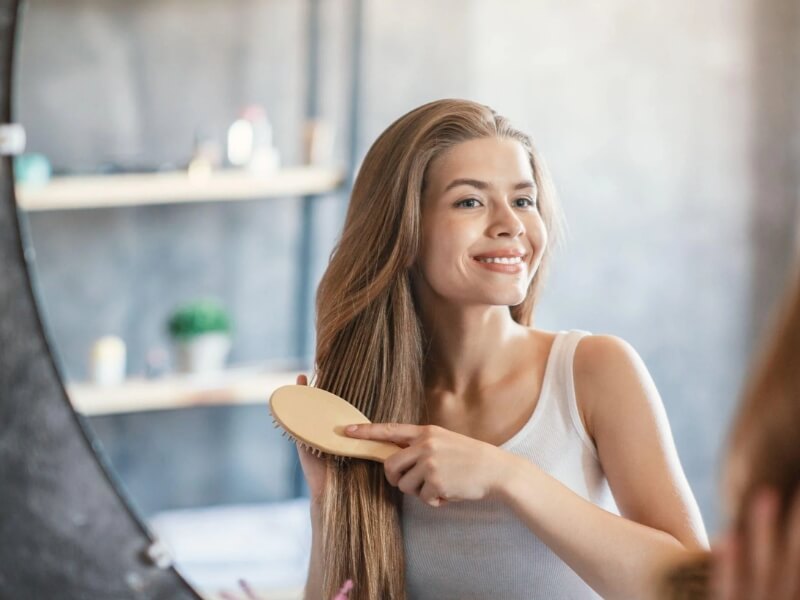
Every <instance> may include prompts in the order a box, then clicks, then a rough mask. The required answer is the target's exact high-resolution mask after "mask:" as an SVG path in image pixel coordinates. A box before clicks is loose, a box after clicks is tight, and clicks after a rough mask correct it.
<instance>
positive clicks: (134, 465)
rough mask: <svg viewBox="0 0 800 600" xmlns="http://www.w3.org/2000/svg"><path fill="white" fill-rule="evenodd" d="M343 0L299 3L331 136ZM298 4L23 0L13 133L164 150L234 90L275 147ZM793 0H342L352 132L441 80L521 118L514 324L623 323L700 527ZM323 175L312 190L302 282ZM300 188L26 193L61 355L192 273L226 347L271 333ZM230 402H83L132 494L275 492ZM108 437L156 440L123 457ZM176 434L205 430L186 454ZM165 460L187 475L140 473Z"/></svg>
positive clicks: (267, 354) (278, 323)
mask: <svg viewBox="0 0 800 600" xmlns="http://www.w3.org/2000/svg"><path fill="white" fill-rule="evenodd" d="M352 8H353V7H352V4H351V3H350V2H346V1H339V0H330V1H329V2H323V3H322V16H323V23H322V37H321V41H320V43H321V45H322V49H323V51H322V69H321V73H320V82H319V92H320V95H319V101H320V106H321V112H322V114H323V115H324V116H326V117H328V118H330V119H331V120H332V121H333V122H334V123H335V124H336V127H337V131H338V133H339V135H338V137H337V143H336V147H337V156H338V157H339V158H340V162H341V163H342V164H344V162H345V161H346V134H347V131H348V128H349V127H350V125H351V124H350V123H348V119H347V116H348V115H347V110H348V109H347V107H348V85H349V83H348V82H349V78H350V76H351V73H350V70H349V62H348V61H349V58H348V53H349V50H350V44H351V40H350V39H349V29H348V28H349V17H350V15H351V11H352ZM306 11H307V6H306V4H305V3H303V2H300V1H290V0H271V1H268V0H262V1H255V0H252V1H241V2H236V3H224V2H218V1H216V2H215V1H211V0H201V1H196V2H192V3H188V2H185V1H181V0H167V1H160V2H155V1H142V0H140V1H138V2H129V3H110V4H109V3H105V2H99V1H97V0H71V1H70V2H61V1H55V0H33V1H31V2H29V5H28V9H27V12H26V14H25V15H24V18H23V27H22V36H21V38H22V39H21V44H20V58H19V61H18V72H17V73H18V83H19V85H18V102H17V105H16V108H17V115H18V120H19V121H21V122H22V123H23V124H24V125H25V127H26V129H27V131H28V134H29V149H30V150H32V151H41V152H44V153H46V154H47V155H48V156H49V157H50V158H51V160H52V161H53V164H54V166H55V167H57V168H58V169H59V170H62V171H71V172H74V171H86V170H90V169H93V168H96V167H97V166H98V165H100V164H102V163H110V162H114V163H117V164H120V165H125V166H136V165H146V166H151V167H155V166H158V165H162V164H178V165H180V164H182V163H183V162H185V161H186V160H187V158H188V156H189V153H190V151H191V142H192V138H193V135H194V134H195V132H197V131H202V132H203V133H204V135H206V136H210V137H215V138H216V139H218V140H219V141H220V142H221V141H222V140H223V136H224V130H225V127H226V126H227V124H228V123H229V122H230V121H231V119H232V118H234V117H235V115H236V112H237V111H238V110H239V108H240V107H241V106H243V105H244V104H246V103H248V102H252V101H258V102H262V103H263V104H264V105H265V106H266V107H267V109H268V111H269V114H270V115H271V116H272V119H273V123H274V125H275V135H276V142H277V144H278V146H279V148H280V150H281V152H282V154H283V157H284V162H285V163H287V164H291V163H293V162H296V161H297V160H298V158H299V147H300V146H299V144H300V132H301V126H302V120H303V115H304V113H303V111H304V106H305V102H306V93H307V89H308V88H307V87H306V86H307V82H306V81H305V64H306V56H305V35H306V28H305V16H306ZM798 12H800V9H798V7H797V6H796V5H795V3H794V2H792V1H791V0H767V1H761V2H756V1H755V0H735V1H733V2H730V1H728V2H722V1H721V0H713V1H711V2H705V3H695V2H688V1H678V2H673V3H669V4H664V3H657V2H652V1H646V2H622V1H611V2H603V3H592V2H586V1H578V2H571V3H563V2H552V1H549V2H535V3H532V2H523V1H522V0H504V1H502V2H489V1H488V0H470V1H456V0H437V1H436V2H426V1H422V0H410V1H408V2H405V3H403V7H402V11H401V10H400V9H398V6H397V4H396V3H393V2H389V1H388V0H368V1H367V2H366V3H365V14H364V28H365V29H364V56H363V61H362V85H361V92H362V95H363V96H362V105H361V111H360V113H359V115H358V131H359V136H358V145H357V155H358V156H359V157H362V156H363V155H364V153H365V152H366V150H367V148H368V147H369V145H370V144H371V143H372V141H373V140H374V139H375V137H376V136H377V135H378V134H379V133H380V132H381V131H382V130H383V129H384V128H385V127H386V126H387V125H388V124H389V123H391V122H392V121H393V120H394V119H396V118H397V117H398V116H400V115H401V114H403V113H405V112H407V111H408V110H410V109H411V108H413V107H415V106H417V105H419V104H421V103H423V102H426V101H429V100H432V99H436V98H441V97H466V98H471V99H474V100H478V101H481V102H484V103H487V104H489V105H491V106H493V107H494V108H495V109H496V110H498V111H499V112H501V113H503V114H506V115H507V116H509V117H511V118H512V120H513V121H515V122H516V123H517V124H518V125H519V126H520V127H521V128H523V129H525V130H526V131H528V132H530V133H531V134H532V136H533V138H534V140H535V141H536V143H537V145H538V147H539V149H540V151H541V152H542V153H543V154H544V156H545V157H546V159H547V162H548V165H549V167H550V169H551V171H552V172H553V175H554V178H555V182H556V187H557V189H558V190H559V193H560V198H561V202H562V204H563V208H564V211H565V213H566V217H567V221H568V225H569V230H570V236H569V239H568V240H567V241H566V243H565V245H564V246H563V248H562V249H561V251H560V252H559V254H558V257H557V260H556V263H555V265H554V269H553V272H552V275H551V279H550V281H549V283H548V288H547V290H546V291H545V295H544V298H543V301H542V304H541V306H540V307H539V309H538V312H537V318H536V321H537V326H539V327H542V328H545V329H568V328H582V329H588V330H590V331H593V332H596V333H611V334H615V335H618V336H620V337H623V338H624V339H626V340H628V341H629V342H631V344H633V346H634V347H635V348H636V349H637V350H638V351H639V353H640V354H641V355H642V357H643V359H644V361H645V363H646V364H647V366H648V368H649V369H650V371H651V374H652V375H653V378H654V380H655V382H656V384H657V386H658V388H659V390H660V393H661V395H662V398H663V401H664V404H665V406H666V409H667V412H668V415H669V417H670V422H671V425H672V430H673V434H674V436H675V439H676V442H677V445H678V450H679V453H680V456H681V459H682V461H683V465H684V468H685V470H686V472H687V475H688V477H689V480H690V483H691V485H692V487H693V489H694V491H695V494H696V495H697V497H698V499H699V501H700V504H701V508H702V510H703V513H704V516H705V518H706V520H707V524H708V526H709V528H710V529H711V530H712V531H713V530H714V529H715V528H716V527H717V524H718V521H719V511H718V507H719V503H718V498H717V480H718V477H717V473H718V470H719V459H720V451H721V447H722V444H723V440H724V432H725V431H726V428H727V425H728V422H729V419H730V416H731V413H732V410H733V407H734V403H735V400H736V398H737V394H738V391H739V389H740V386H741V384H742V381H743V379H744V377H745V374H746V368H747V364H748V361H749V360H750V358H751V356H752V355H753V353H754V352H755V351H756V349H757V348H758V344H759V340H760V339H761V336H762V334H763V332H764V328H765V327H766V326H767V325H768V323H769V318H770V314H771V311H772V310H773V307H774V304H775V301H776V300H777V298H778V297H779V296H780V294H781V292H782V291H783V286H784V284H785V281H786V277H787V271H788V269H789V268H790V265H791V261H792V257H793V256H794V255H795V253H796V233H795V232H796V230H797V222H798V215H797V200H798V193H800V181H799V180H798V172H800V150H798V148H799V146H800V142H798V131H799V130H800V83H798V78H799V77H800V51H799V47H798V41H797V40H798V39H800V16H799V15H798ZM355 166H357V165H355ZM355 166H353V167H355ZM345 202H346V198H344V197H342V196H337V195H332V196H330V197H327V198H324V199H321V200H320V202H319V213H318V217H317V219H316V230H315V231H316V233H315V240H316V244H315V254H314V264H313V266H312V272H313V279H314V282H316V281H317V280H318V278H319V276H320V275H321V272H322V270H323V269H324V266H325V263H326V261H327V257H328V255H329V252H330V249H331V248H332V246H333V244H334V242H335V240H336V237H337V235H338V231H339V227H340V225H341V215H342V211H343V207H344V203H345ZM299 215H300V212H299V204H298V203H297V202H296V200H295V199H291V198H287V199H281V200H274V201H263V202H249V203H240V204H223V203H212V204H206V205H196V206H180V207H176V206H156V207H147V208H144V207H138V208H137V207H134V208H120V209H100V210H90V211H75V212H53V213H42V214H31V215H28V216H27V217H26V222H27V226H28V227H29V229H30V233H31V237H32V239H33V242H34V247H35V250H36V266H35V271H36V272H35V275H36V278H37V283H38V287H39V289H40V293H41V301H42V303H43V309H44V312H45V315H46V320H47V324H48V327H49V331H50V335H51V337H52V340H53V343H54V345H55V347H56V348H57V351H58V354H59V360H60V363H61V368H62V372H63V373H64V374H65V376H66V377H67V378H70V379H81V378H83V377H84V376H85V373H86V371H85V369H86V355H87V352H88V347H89V344H90V343H91V341H92V340H93V339H94V338H96V337H98V336H100V335H103V334H106V333H116V334H119V335H121V336H122V337H123V338H124V339H125V340H126V343H127V344H128V349H129V353H130V357H129V358H130V372H131V373H132V374H134V373H137V372H140V371H141V370H142V368H143V364H144V355H145V353H146V351H147V349H148V348H149V347H151V346H153V345H158V344H164V343H165V342H166V338H165V337H164V333H163V320H164V318H165V315H166V313H167V312H168V310H169V309H170V308H171V307H172V306H173V305H174V303H176V302H178V301H180V300H181V299H185V298H189V297H192V296H193V295H197V294H214V295H217V296H219V297H220V298H222V299H223V301H225V302H226V304H228V305H229V306H230V307H231V309H232V312H233V315H234V318H235V320H236V322H237V324H238V329H237V337H236V340H235V344H234V348H233V353H232V356H231V360H232V362H250V361H258V360H268V359H278V358H281V357H284V356H287V355H289V354H291V352H292V348H293V343H294V342H293V339H292V331H291V323H292V320H291V318H288V315H291V314H293V310H294V308H293V306H292V300H293V296H292V290H293V289H294V287H295V286H296V285H297V281H296V274H297V269H296V263H295V261H294V257H295V255H296V252H297V248H298V243H299V240H298V231H299ZM308 317H309V318H308V319H307V322H308V335H309V336H313V320H312V319H311V315H308ZM248 410H252V409H215V410H212V411H208V410H204V411H194V412H192V411H187V412H185V413H184V414H183V415H182V416H181V415H179V414H173V415H170V416H169V418H164V417H163V416H160V415H135V416H129V417H104V418H103V419H96V420H95V421H94V424H95V427H96V429H97V431H98V435H99V437H100V438H101V440H102V441H103V442H104V443H105V445H106V447H107V448H108V449H109V453H110V454H111V455H112V456H116V457H117V460H115V461H114V462H115V464H116V465H117V468H118V470H119V471H120V473H121V476H122V478H123V480H125V481H126V482H127V485H128V486H129V488H130V489H131V492H132V494H133V496H134V499H135V500H137V501H138V502H139V503H140V504H141V505H142V507H143V509H144V510H145V512H152V511H154V510H156V509H157V508H163V507H166V506H186V505H194V504H203V503H210V502H235V501H255V500H269V499H277V498H280V497H286V496H287V494H289V493H290V492H289V491H288V488H287V487H286V486H285V485H284V484H285V479H286V476H287V475H286V474H287V473H288V472H289V471H290V467H289V465H290V459H289V458H288V456H289V455H288V454H287V452H288V451H289V449H287V447H286V446H285V445H282V444H280V442H279V441H277V440H274V439H273V438H272V437H270V435H271V434H264V433H263V431H267V428H266V419H265V421H264V423H265V429H264V430H259V429H258V427H253V426H250V427H246V426H245V423H252V422H253V419H256V421H255V422H256V423H258V420H257V419H258V418H260V417H259V415H260V414H261V413H258V412H252V413H247V411H248ZM245 414H246V415H247V416H246V417H245V416H243V415H245ZM198 431H204V432H206V435H204V436H200V437H202V438H203V439H202V440H195V441H194V442H192V441H190V440H191V439H194V437H193V436H192V432H194V433H197V432H198ZM269 431H271V429H269ZM134 432H135V433H134ZM195 437H197V436H195ZM133 440H139V443H140V444H142V445H145V442H144V441H143V440H150V441H149V446H150V447H151V448H157V449H158V452H157V453H160V454H159V457H160V458H159V457H153V458H152V460H150V461H149V462H148V461H146V460H145V459H144V458H143V455H142V453H141V452H133V451H132V450H131V448H132V447H133V445H134V444H135V442H134V441H133ZM192 443H194V444H198V445H201V446H202V445H203V444H206V452H207V454H209V455H210V456H221V458H218V459H217V460H216V461H215V460H212V459H209V457H208V456H206V457H205V462H203V461H199V460H197V461H192V460H191V459H189V458H185V455H187V454H189V453H190V451H189V450H188V449H189V448H190V447H191V444H192ZM231 448H233V449H234V450H231ZM215 449H216V450H215ZM178 455H180V456H184V459H182V461H177V460H176V459H175V457H176V456H178ZM167 457H168V458H167ZM254 457H259V458H258V459H257V458H254ZM263 457H270V458H268V459H265V458H263ZM200 462H203V464H202V465H201V464H200ZM156 464H157V465H159V466H158V467H155V466H154V465H156ZM165 465H167V466H166V467H165ZM243 465H245V466H243ZM247 465H249V467H248V466H247ZM276 465H278V466H276ZM165 469H166V471H167V472H169V473H172V474H173V475H174V477H175V478H179V479H180V480H181V481H183V482H184V485H183V486H175V490H174V491H169V489H171V488H168V489H167V490H165V489H161V490H157V491H155V490H153V489H151V488H152V487H153V486H152V477H153V476H154V473H156V472H157V471H158V472H162V473H163V472H164V471H165ZM232 471H234V472H235V473H234V475H231V472H232ZM253 481H259V482H267V483H263V484H261V483H259V484H254V483H253ZM281 482H283V483H281ZM179 487H180V489H178V488H179ZM220 489H222V490H224V492H220V491H219V490H220Z"/></svg>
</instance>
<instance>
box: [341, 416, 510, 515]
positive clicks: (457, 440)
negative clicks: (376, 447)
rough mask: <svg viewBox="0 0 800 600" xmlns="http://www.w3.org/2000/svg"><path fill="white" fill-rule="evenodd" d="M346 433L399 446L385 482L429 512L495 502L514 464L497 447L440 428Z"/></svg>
mask: <svg viewBox="0 0 800 600" xmlns="http://www.w3.org/2000/svg"><path fill="white" fill-rule="evenodd" d="M348 429H350V428H348ZM346 433H347V435H349V436H350V437H355V438H360V439H368V440H379V441H386V442H394V443H395V444H397V445H399V446H401V447H402V448H403V449H402V450H400V451H398V452H396V453H394V454H393V455H392V456H390V457H389V458H388V459H387V460H386V462H385V463H384V465H383V467H384V471H385V472H386V479H387V480H388V481H389V483H390V484H392V485H393V486H395V487H397V488H399V489H400V491H401V492H403V493H406V494H411V495H413V496H418V497H419V498H420V499H421V500H422V501H423V502H427V503H428V504H430V505H431V506H442V505H443V504H444V503H445V502H448V501H449V502H456V501H459V500H481V499H483V498H488V497H493V496H495V495H496V494H497V492H498V491H499V488H500V486H501V485H502V484H503V483H504V481H506V479H507V475H506V474H507V473H508V472H509V469H510V468H511V467H512V464H513V463H512V459H513V458H514V455H512V454H509V453H508V452H505V451H503V450H501V449H500V448H498V447H497V446H493V445H491V444H487V443H486V442H481V441H479V440H475V439H473V438H471V437H467V436H465V435H461V434H459V433H455V432H453V431H449V430H448V429H444V428H443V427H438V426H436V425H406V424H401V423H370V424H362V425H358V426H357V427H356V429H355V430H353V431H349V430H346Z"/></svg>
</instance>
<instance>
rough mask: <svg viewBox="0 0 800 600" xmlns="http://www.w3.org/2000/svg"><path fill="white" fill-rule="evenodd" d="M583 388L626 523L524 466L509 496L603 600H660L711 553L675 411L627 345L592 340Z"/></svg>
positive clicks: (584, 349)
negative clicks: (672, 582)
mask: <svg viewBox="0 0 800 600" xmlns="http://www.w3.org/2000/svg"><path fill="white" fill-rule="evenodd" d="M574 379H575V384H576V395H577V399H578V403H579V408H580V412H581V413H582V418H583V420H584V423H585V424H586V429H587V432H588V433H589V435H590V436H591V437H593V438H594V441H595V444H596V446H597V451H598V455H599V459H600V462H601V464H602V467H603V469H604V471H605V473H606V476H607V477H608V480H609V484H610V487H611V489H612V492H613V493H614V498H615V500H616V502H617V505H618V507H619V509H620V512H621V514H622V517H620V516H617V515H614V514H612V513H610V512H608V511H605V510H603V509H601V508H600V507H598V506H596V505H594V504H592V503H591V502H589V501H587V500H585V499H584V498H582V497H580V496H578V495H577V494H575V493H574V492H572V491H571V490H570V489H568V488H567V487H565V486H564V485H562V484H561V483H560V482H558V481H557V480H555V479H554V478H553V477H551V476H549V475H547V474H546V473H544V472H542V471H541V470H540V469H538V468H537V467H536V466H535V465H533V464H532V463H530V462H529V461H527V460H525V459H522V458H519V457H514V458H513V459H511V463H512V464H513V465H515V466H514V467H512V471H511V476H509V477H507V478H506V480H505V481H506V483H505V485H502V486H501V489H500V490H499V493H500V495H501V498H503V499H504V500H505V501H506V502H507V503H508V504H509V506H510V507H511V508H512V509H513V510H514V511H515V513H516V514H517V515H518V516H519V517H520V519H522V520H523V521H524V522H525V523H526V524H527V526H528V527H529V528H530V529H531V530H532V531H533V532H534V533H536V535H537V536H539V537H540V538H541V539H542V541H544V542H545V543H546V544H547V545H548V546H549V547H550V548H551V549H552V550H553V551H554V552H555V553H556V554H558V555H559V556H560V557H561V559H562V560H564V561H565V562H566V563H567V564H569V565H570V566H571V567H572V568H573V570H575V572H576V573H578V575H580V576H581V577H582V578H583V579H584V580H585V581H586V582H587V583H588V584H589V585H591V586H592V587H593V588H594V589H595V590H596V591H597V592H598V593H600V594H601V595H602V596H603V597H606V598H649V597H653V595H654V593H655V591H656V589H657V587H658V585H657V584H658V582H659V580H660V578H661V577H662V576H663V573H664V570H665V569H666V568H668V567H669V566H670V565H672V564H673V563H675V562H678V561H680V560H682V558H683V557H684V556H686V553H687V552H688V551H694V550H697V549H703V548H706V547H707V544H708V542H707V539H706V534H705V531H704V528H703V524H702V520H701V518H700V512H699V510H698V508H697V504H696V502H695V500H694V498H693V497H692V494H691V490H690V489H689V486H688V483H687V482H686V478H685V476H684V475H683V471H682V469H681V466H680V463H679V461H678V457H677V452H676V450H675V446H674V443H673V441H672V436H671V433H670V429H669V423H668V422H667V418H666V414H665V411H664V409H663V406H662V404H661V400H660V398H659V396H658V392H657V391H656V389H655V385H654V384H653V382H652V379H651V378H650V375H649V374H648V372H647V369H646V368H645V366H644V364H643V363H642V361H641V359H640V358H639V356H638V355H637V354H636V351H635V350H633V348H631V347H630V345H628V344H627V343H625V342H624V341H622V340H620V339H619V338H615V337H611V336H591V337H587V338H584V339H583V340H582V341H581V342H580V343H579V344H578V349H577V350H576V353H575V363H574Z"/></svg>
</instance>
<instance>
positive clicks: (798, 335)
mask: <svg viewBox="0 0 800 600" xmlns="http://www.w3.org/2000/svg"><path fill="white" fill-rule="evenodd" d="M784 302H785V304H784V306H783V307H782V308H783V310H782V312H781V313H780V315H779V319H778V321H777V323H776V329H775V333H774V334H773V335H772V336H771V338H770V340H769V344H768V346H767V348H766V352H764V353H763V354H762V355H761V356H760V359H759V362H758V363H756V365H755V367H756V368H755V369H754V371H753V373H752V376H751V377H750V378H749V379H748V384H747V386H746V388H745V394H744V399H743V402H742V405H741V407H740V408H739V412H738V414H737V415H736V418H735V419H734V426H733V431H732V435H731V437H730V442H729V449H728V453H727V460H726V462H725V467H724V477H723V481H724V485H723V488H724V492H725V499H724V500H725V502H724V504H725V507H726V512H727V514H728V515H729V521H730V525H729V526H728V527H727V531H726V533H725V534H724V536H723V537H722V538H721V540H720V541H719V543H718V544H716V545H715V548H714V553H713V555H711V554H708V553H703V554H701V555H700V556H698V557H697V558H696V559H695V560H693V561H692V562H690V563H688V564H686V565H684V566H681V567H680V568H678V569H676V570H675V571H673V572H672V573H671V574H670V575H669V577H667V579H666V590H665V594H664V597H665V598H673V599H678V598H686V599H688V598H696V599H705V598H715V599H717V600H798V599H800V493H798V492H800V443H798V432H799V431H800V278H798V277H795V281H794V284H793V285H792V286H791V288H790V292H789V294H788V295H787V297H786V300H785V301H784Z"/></svg>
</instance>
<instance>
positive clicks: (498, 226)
mask: <svg viewBox="0 0 800 600" xmlns="http://www.w3.org/2000/svg"><path fill="white" fill-rule="evenodd" d="M524 231H525V226H524V225H523V223H522V221H521V220H520V218H519V217H518V216H517V215H515V214H514V211H513V210H512V209H511V207H510V206H506V207H504V208H498V209H497V210H495V211H493V214H492V222H491V224H490V225H489V235H491V236H492V237H498V236H501V237H512V238H515V237H517V236H519V235H521V234H522V233H523V232H524Z"/></svg>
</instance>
